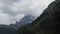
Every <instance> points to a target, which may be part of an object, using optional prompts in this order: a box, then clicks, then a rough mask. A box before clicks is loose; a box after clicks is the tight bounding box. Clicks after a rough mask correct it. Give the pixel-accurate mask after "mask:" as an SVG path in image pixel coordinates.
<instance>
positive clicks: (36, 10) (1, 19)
mask: <svg viewBox="0 0 60 34" xmlns="http://www.w3.org/2000/svg"><path fill="white" fill-rule="evenodd" d="M52 1H54V0H0V24H11V23H12V24H14V23H15V22H16V21H18V20H20V19H21V18H22V17H24V15H33V16H36V17H38V16H39V15H40V14H41V13H42V11H43V10H44V9H45V8H47V6H48V5H49V4H50V3H51V2H52Z"/></svg>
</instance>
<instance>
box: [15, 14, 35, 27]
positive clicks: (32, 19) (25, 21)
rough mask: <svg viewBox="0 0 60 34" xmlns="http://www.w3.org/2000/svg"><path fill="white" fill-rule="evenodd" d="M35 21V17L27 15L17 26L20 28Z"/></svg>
mask: <svg viewBox="0 0 60 34" xmlns="http://www.w3.org/2000/svg"><path fill="white" fill-rule="evenodd" d="M34 20H35V16H32V15H26V16H24V17H23V18H22V19H21V20H20V21H19V22H16V23H15V25H16V26H18V27H20V26H21V25H25V24H29V23H31V22H32V21H34Z"/></svg>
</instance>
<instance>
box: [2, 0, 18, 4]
mask: <svg viewBox="0 0 60 34" xmlns="http://www.w3.org/2000/svg"><path fill="white" fill-rule="evenodd" d="M17 1H19V0H3V3H5V4H11V3H13V2H17Z"/></svg>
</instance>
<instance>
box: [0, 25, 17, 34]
mask: <svg viewBox="0 0 60 34" xmlns="http://www.w3.org/2000/svg"><path fill="white" fill-rule="evenodd" d="M16 33H17V29H16V28H14V27H12V26H9V25H0V34H16Z"/></svg>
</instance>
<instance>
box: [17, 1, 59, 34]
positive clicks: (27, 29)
mask: <svg viewBox="0 0 60 34" xmlns="http://www.w3.org/2000/svg"><path fill="white" fill-rule="evenodd" d="M17 34H60V1H59V0H56V1H54V2H52V3H51V4H50V5H49V6H48V8H46V9H45V10H44V11H43V13H42V14H41V15H40V16H39V17H38V18H37V19H36V20H35V21H33V22H32V23H31V24H28V25H26V26H24V27H21V28H19V30H18V33H17Z"/></svg>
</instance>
